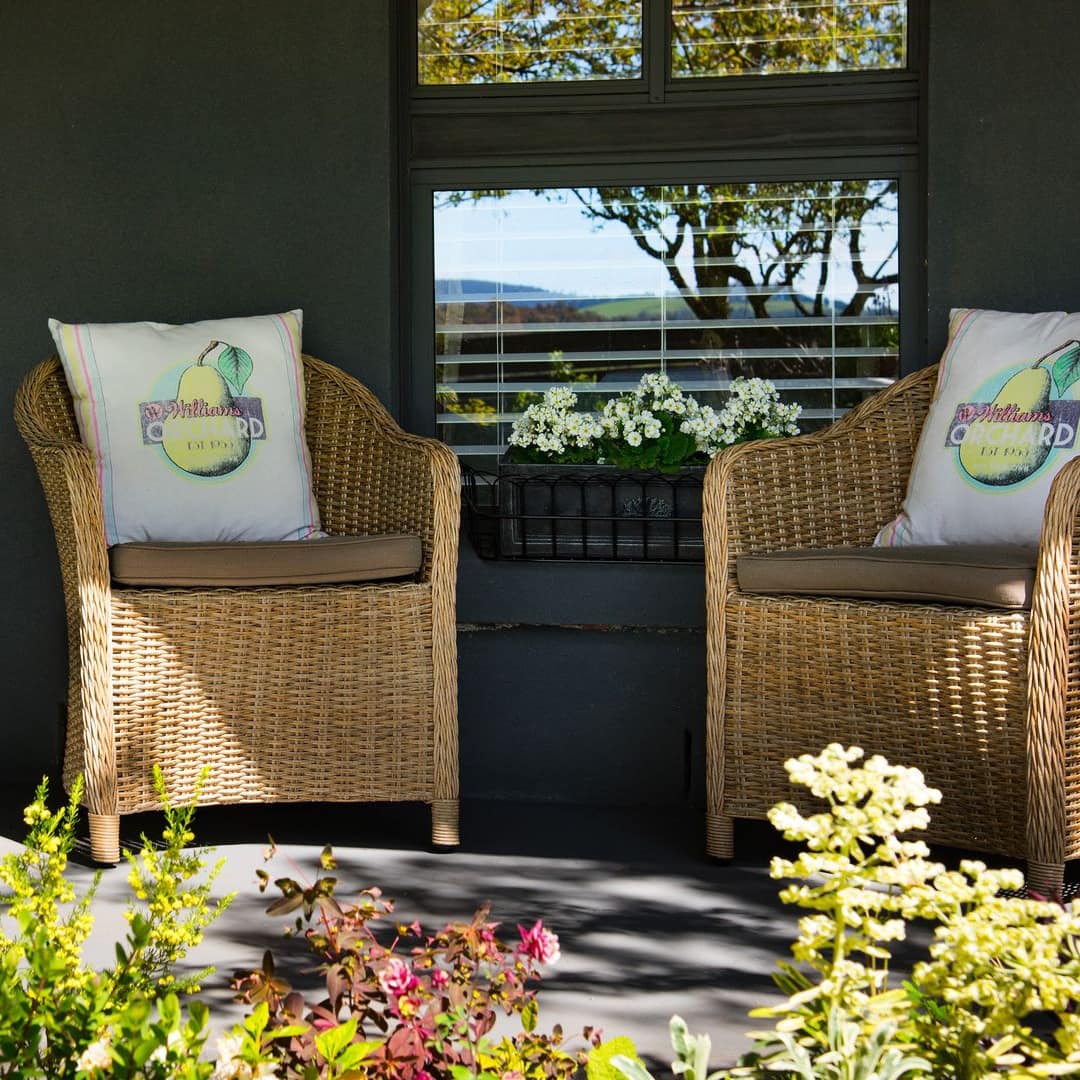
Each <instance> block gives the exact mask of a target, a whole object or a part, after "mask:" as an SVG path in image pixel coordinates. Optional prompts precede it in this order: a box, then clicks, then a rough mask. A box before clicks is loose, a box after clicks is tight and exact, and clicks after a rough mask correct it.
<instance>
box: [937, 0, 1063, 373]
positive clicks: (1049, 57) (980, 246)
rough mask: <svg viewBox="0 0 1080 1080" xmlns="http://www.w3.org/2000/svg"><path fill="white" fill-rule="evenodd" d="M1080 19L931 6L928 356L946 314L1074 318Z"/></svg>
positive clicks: (1031, 6) (941, 336)
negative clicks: (957, 310)
mask: <svg viewBox="0 0 1080 1080" xmlns="http://www.w3.org/2000/svg"><path fill="white" fill-rule="evenodd" d="M1077 55H1080V8H1078V7H1077V5H1076V4H1075V3H1073V2H1071V0H1035V2H1030V3H1022V4H1021V3H1017V2H1016V0H933V2H932V3H931V5H930V84H929V94H928V104H927V107H928V119H929V125H928V130H929V153H928V168H929V198H928V239H927V276H928V289H929V308H930V310H929V321H928V326H929V339H930V340H929V346H930V347H929V354H928V358H929V359H930V360H936V359H937V358H938V356H939V355H940V353H941V350H942V347H943V346H944V344H945V337H946V330H947V320H948V313H949V308H950V307H988V308H997V309H999V310H1003V311H1054V310H1058V309H1063V310H1066V311H1076V310H1080V273H1078V271H1077V260H1076V250H1077V245H1078V243H1080V150H1078V149H1077V142H1076V139H1075V137H1074V133H1075V132H1076V130H1077V128H1078V126H1080V64H1078V63H1077V60H1076V58H1077Z"/></svg>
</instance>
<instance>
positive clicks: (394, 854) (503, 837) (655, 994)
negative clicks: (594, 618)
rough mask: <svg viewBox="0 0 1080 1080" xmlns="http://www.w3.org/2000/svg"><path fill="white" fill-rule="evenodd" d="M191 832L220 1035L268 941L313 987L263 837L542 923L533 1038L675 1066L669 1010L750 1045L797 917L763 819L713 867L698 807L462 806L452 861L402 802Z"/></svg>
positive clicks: (305, 862) (423, 913)
mask: <svg viewBox="0 0 1080 1080" xmlns="http://www.w3.org/2000/svg"><path fill="white" fill-rule="evenodd" d="M17 822H18V815H12V814H9V813H3V814H2V815H0V828H2V829H3V835H6V836H21V835H22V828H21V826H20V825H18V824H17ZM160 827H161V819H160V816H159V815H154V814H145V815H138V816H134V817H131V818H126V819H124V821H123V829H122V833H123V839H124V842H125V843H128V844H132V845H134V844H135V843H137V839H138V835H139V833H140V831H143V830H145V831H146V832H147V833H148V834H149V835H150V836H151V837H153V836H155V835H157V834H159V832H160ZM196 834H197V836H198V839H199V841H200V842H202V843H205V844H208V845H212V846H215V847H217V848H218V852H219V854H221V855H224V856H225V857H226V866H225V871H224V873H223V874H222V877H221V879H220V890H219V891H220V892H226V891H236V892H237V897H236V900H235V901H234V903H233V905H232V907H231V908H230V909H229V910H228V911H227V912H226V913H225V915H224V916H223V917H222V918H221V919H220V920H219V921H218V922H217V923H215V924H214V926H213V927H211V929H210V931H209V932H208V933H207V936H206V940H205V941H204V942H203V944H202V946H201V947H200V948H199V949H198V950H197V951H196V952H195V953H193V954H192V955H191V957H190V962H191V964H192V966H193V968H194V969H196V970H197V969H198V968H199V967H201V966H203V965H205V964H214V965H215V966H216V968H217V972H218V973H217V975H216V976H214V977H212V978H211V979H209V980H207V983H206V985H205V987H204V996H205V998H206V999H207V1001H208V1004H210V1005H211V1008H212V1013H213V1015H214V1016H215V1021H216V1022H215V1027H217V1026H219V1025H221V1026H225V1025H226V1024H227V1023H230V1022H231V1018H232V1017H236V1016H238V1015H239V1006H236V1005H235V1004H234V1003H233V1002H232V1001H231V993H230V991H229V989H228V986H227V983H228V976H229V975H230V974H231V973H232V972H233V971H234V970H236V969H244V970H247V969H250V968H252V967H255V966H257V965H258V964H259V963H260V962H261V957H262V954H263V951H264V950H265V949H267V948H272V949H273V951H274V954H275V958H276V959H277V962H278V966H279V970H280V971H281V972H282V973H283V974H285V975H286V977H288V978H290V980H292V981H293V982H294V983H295V984H296V985H298V986H299V987H303V986H304V985H305V984H306V985H308V986H312V987H313V986H314V982H313V979H314V977H313V976H311V975H306V974H305V972H304V969H305V968H306V967H307V966H308V960H307V954H306V953H305V952H304V950H303V947H302V945H300V944H299V943H297V942H295V941H291V940H285V939H283V938H282V936H281V931H282V929H283V928H284V925H285V922H284V921H283V920H274V919H270V918H269V917H267V916H266V915H265V914H264V913H263V912H264V908H265V906H266V904H267V903H268V902H269V899H268V897H267V896H263V895H261V894H260V893H259V892H258V889H257V885H256V879H255V870H256V868H257V867H259V866H261V865H263V864H262V850H263V847H264V845H265V843H266V837H267V835H268V834H270V835H272V836H273V837H274V839H275V840H276V841H277V842H278V844H279V845H280V849H281V850H280V854H279V856H278V857H277V859H276V860H275V862H274V863H273V864H271V867H270V869H271V871H272V873H273V872H275V871H276V873H278V874H286V875H289V876H297V870H296V869H294V868H293V867H290V866H289V864H288V860H290V859H291V860H292V861H293V863H295V864H296V866H297V867H299V869H300V870H302V871H304V872H305V873H306V872H308V871H309V868H312V867H313V866H314V865H315V863H316V860H317V856H318V852H319V849H320V848H321V846H322V845H323V844H324V843H330V844H332V845H333V846H334V849H335V853H336V854H337V856H338V859H339V862H340V867H339V869H338V871H337V876H338V879H339V886H338V896H339V897H342V898H348V897H350V896H351V895H353V894H354V893H355V891H356V890H358V889H360V888H365V887H368V886H371V885H378V886H379V887H380V888H381V889H382V890H383V893H384V894H385V895H386V896H388V897H393V898H394V899H395V900H396V901H397V911H396V915H397V916H398V917H400V918H401V919H402V920H403V921H406V922H409V921H411V920H412V919H414V918H416V919H419V920H420V921H421V922H422V923H423V924H424V925H425V927H432V926H434V925H435V924H440V925H441V923H442V922H445V921H447V920H450V919H466V918H468V917H469V916H471V914H472V912H473V911H474V910H475V908H476V907H477V906H478V905H479V904H481V903H482V902H483V901H485V900H490V901H491V903H492V917H493V918H495V919H497V920H499V921H500V922H502V923H504V924H505V926H506V927H507V929H508V931H509V936H511V937H516V931H514V930H513V929H512V928H513V926H514V924H515V923H518V922H522V923H524V922H529V923H531V922H533V921H534V920H535V919H537V918H543V919H544V922H545V924H546V925H549V926H551V927H552V928H554V929H555V930H556V931H557V932H558V933H559V936H560V938H561V941H562V959H561V960H560V962H559V964H558V965H557V966H556V967H554V968H553V969H552V971H551V974H550V976H549V977H548V978H547V979H545V981H544V984H543V988H542V990H541V995H540V1003H541V1009H540V1023H541V1027H543V1028H545V1029H546V1028H550V1027H551V1026H552V1025H553V1024H555V1023H561V1024H562V1025H563V1028H564V1029H565V1030H566V1032H567V1033H568V1034H571V1033H573V1032H575V1031H580V1029H581V1028H582V1026H583V1025H585V1024H592V1025H597V1026H600V1027H602V1028H603V1030H604V1031H605V1033H606V1034H608V1035H614V1034H626V1035H629V1036H630V1037H631V1038H632V1039H633V1040H634V1041H635V1043H636V1044H637V1046H638V1048H639V1050H640V1051H641V1052H642V1054H643V1056H645V1057H646V1058H647V1059H649V1060H650V1062H651V1063H652V1064H654V1065H661V1064H663V1065H664V1066H666V1063H667V1062H668V1061H669V1060H670V1051H669V1046H668V1041H667V1021H668V1018H669V1017H670V1015H671V1014H672V1013H674V1012H678V1013H679V1014H680V1015H682V1016H683V1017H684V1018H685V1019H686V1021H687V1022H688V1023H689V1025H690V1028H691V1030H693V1031H703V1032H708V1033H709V1034H710V1035H711V1037H712V1040H713V1047H714V1063H715V1064H717V1065H719V1064H723V1063H731V1062H733V1061H734V1060H735V1058H737V1056H738V1055H739V1054H740V1053H741V1052H743V1051H744V1050H745V1049H747V1048H748V1043H747V1042H746V1040H745V1038H744V1033H745V1032H746V1031H747V1030H748V1029H749V1028H750V1027H752V1026H755V1025H754V1023H753V1022H751V1021H750V1020H749V1019H748V1018H747V1012H748V1010H749V1009H750V1008H752V1007H753V1006H755V1005H758V1004H762V1003H764V1002H766V1001H768V1000H775V998H776V994H775V991H774V988H773V984H772V980H771V977H770V976H771V972H772V971H773V969H774V966H775V963H776V961H777V960H778V959H780V958H782V957H786V956H787V950H788V946H789V944H790V941H791V939H792V937H793V936H794V933H795V922H796V913H795V912H794V911H793V910H791V909H786V908H785V907H784V906H783V905H782V904H781V903H780V902H779V900H778V899H777V889H778V885H777V883H775V882H773V881H772V880H771V879H770V878H769V876H768V864H769V858H770V856H771V855H773V854H776V853H779V852H781V851H782V850H788V851H790V850H791V849H790V847H789V846H788V845H785V844H784V843H783V841H781V840H780V839H779V838H778V837H776V835H775V834H774V833H773V832H772V830H771V828H770V827H769V826H768V825H767V824H765V823H762V822H739V823H738V825H737V832H736V841H737V843H736V850H737V851H738V853H739V857H738V859H736V860H735V861H734V862H733V863H731V864H728V865H723V864H718V863H716V862H713V861H710V860H708V859H706V858H705V856H704V854H703V845H704V835H703V821H702V814H701V813H700V811H696V810H685V811H671V810H665V811H652V812H649V811H644V810H641V809H634V810H628V809H617V808H612V807H603V808H599V807H581V806H565V805H559V806H556V805H548V804H535V803H532V804H507V803H501V802H500V803H487V802H482V801H474V802H466V803H464V804H463V806H462V836H463V844H462V846H461V848H460V849H457V850H455V851H452V852H436V851H433V850H432V849H430V847H428V845H427V837H428V835H429V817H428V813H427V810H426V808H424V807H421V806H412V805H384V806H370V805H360V806H356V805H294V806H281V805H279V806H265V807H264V806H258V807H255V806H238V807H211V808H206V809H203V810H200V811H199V813H198V814H197V816H196ZM942 854H943V855H944V856H945V857H946V858H949V856H950V854H951V853H948V852H944V853H942ZM75 861H76V862H82V863H83V865H81V866H78V865H77V866H76V867H75V868H74V873H75V875H76V876H77V877H79V878H82V879H88V878H89V876H90V874H91V870H90V868H89V865H88V861H87V860H86V858H85V853H84V855H83V858H82V859H79V858H78V853H77V856H76V859H75ZM950 861H951V859H950ZM126 876H127V875H126V871H125V869H124V868H123V867H118V868H116V869H112V870H106V871H105V874H104V876H103V880H102V884H101V888H100V890H99V894H98V899H97V902H96V906H95V911H96V913H97V925H96V928H95V932H94V937H93V938H92V942H91V948H92V950H93V959H94V960H95V961H96V962H98V963H101V964H108V963H109V962H110V960H111V958H112V942H113V941H115V940H116V939H117V937H119V936H122V934H123V931H124V923H123V908H124V904H125V902H126V898H127V891H126V884H125V879H126ZM908 956H909V957H911V958H913V956H914V954H913V953H912V951H911V947H909V948H908ZM661 1072H662V1074H663V1075H667V1072H666V1067H665V1068H663V1069H662V1070H661ZM658 1075H660V1074H658Z"/></svg>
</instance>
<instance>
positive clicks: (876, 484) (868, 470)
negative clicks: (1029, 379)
mask: <svg viewBox="0 0 1080 1080" xmlns="http://www.w3.org/2000/svg"><path fill="white" fill-rule="evenodd" d="M935 377H936V368H925V369H923V370H922V371H919V372H916V373H915V374H914V375H909V376H908V377H907V378H905V379H902V380H900V381H899V382H897V383H894V384H893V385H892V386H890V387H889V388H888V389H886V390H883V391H881V392H880V393H879V394H876V395H874V397H872V398H870V399H869V400H867V401H866V402H864V403H863V404H862V405H861V406H859V407H858V408H857V409H854V410H853V411H852V412H850V413H848V414H847V415H846V416H845V417H843V418H842V419H841V420H839V421H838V422H837V423H835V424H833V425H832V426H831V427H829V428H826V429H825V430H823V431H820V432H816V433H814V434H811V435H802V436H798V437H796V438H792V439H763V440H759V441H755V442H750V443H742V444H739V445H737V446H733V447H731V449H729V450H726V451H724V452H723V453H722V454H720V455H718V456H717V457H716V458H715V459H714V460H713V462H712V463H711V464H710V466H709V468H708V471H707V473H706V477H705V496H704V519H705V548H706V559H707V561H708V562H709V563H710V564H711V565H712V572H713V573H714V574H718V575H723V576H724V577H725V578H730V581H731V583H732V587H733V585H734V563H735V559H736V557H737V556H738V555H739V554H740V553H741V552H765V551H776V550H781V549H785V548H803V547H845V546H854V547H859V546H866V545H869V544H871V543H872V542H873V539H874V536H875V534H876V533H877V532H878V530H879V529H880V528H881V526H882V525H884V524H885V523H886V522H887V521H889V520H890V519H891V518H893V517H894V516H895V515H896V513H897V512H898V511H899V509H900V504H901V502H902V500H903V497H904V491H905V488H906V486H907V479H908V473H909V472H910V470H911V461H912V458H913V456H914V453H915V445H916V443H917V441H918V438H919V432H920V431H921V429H922V423H923V420H924V419H925V417H926V411H927V408H928V406H929V402H930V398H931V396H932V394H933V388H934V381H935Z"/></svg>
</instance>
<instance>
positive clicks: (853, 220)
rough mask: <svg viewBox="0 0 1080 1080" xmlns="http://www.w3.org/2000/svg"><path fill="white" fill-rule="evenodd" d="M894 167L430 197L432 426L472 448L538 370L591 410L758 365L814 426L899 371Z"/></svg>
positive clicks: (481, 446)
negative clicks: (655, 386)
mask: <svg viewBox="0 0 1080 1080" xmlns="http://www.w3.org/2000/svg"><path fill="white" fill-rule="evenodd" d="M896 189H897V185H896V183H895V181H892V180H886V179H880V180H879V179H875V180H836V181H824V182H823V181H813V182H800V183H770V184H765V183H761V184H686V185H673V186H629V187H606V188H573V189H569V188H565V189H544V190H537V191H526V190H518V191H501V192H484V191H443V192H438V193H436V196H435V278H436V280H435V283H434V301H435V338H436V342H435V344H436V348H435V354H436V356H435V359H436V372H435V376H436V417H437V424H438V433H439V435H440V437H441V438H443V439H444V440H445V441H446V442H447V443H449V444H450V445H451V446H452V447H453V448H454V449H456V450H457V451H458V453H460V454H462V455H467V456H469V457H472V458H477V459H485V460H483V461H477V462H476V463H477V464H490V463H491V461H493V460H494V458H495V457H496V456H498V455H499V454H501V453H502V452H503V450H504V449H505V445H506V437H507V434H508V433H509V428H510V425H511V424H512V422H513V420H514V419H515V418H516V417H517V416H519V415H520V414H521V412H522V410H523V409H524V408H525V407H526V406H527V405H528V404H530V403H531V402H532V401H535V400H537V399H538V397H539V395H540V394H542V393H543V391H544V390H545V389H546V388H547V387H548V386H551V385H554V384H570V385H572V386H574V388H575V390H576V391H577V392H578V395H579V408H583V409H591V408H593V407H595V406H597V405H599V404H602V403H603V402H604V401H606V400H607V399H608V398H609V397H611V396H613V395H615V394H617V393H619V392H620V391H622V390H626V389H629V388H630V387H631V386H633V385H635V384H636V383H637V381H638V379H639V378H640V377H641V375H642V374H644V373H645V372H647V371H657V370H662V371H666V372H668V374H670V375H671V376H672V377H673V378H674V379H676V380H677V381H679V382H681V383H682V384H683V385H684V386H686V387H687V389H689V390H690V391H691V392H693V393H694V395H695V396H697V397H698V398H699V400H702V401H703V402H709V403H712V404H716V405H719V404H722V403H723V400H724V398H725V396H726V392H727V388H728V387H729V386H730V383H731V380H732V379H733V378H734V377H736V376H738V375H746V376H754V375H756V376H762V377H765V378H769V379H772V380H773V381H774V382H775V383H776V385H777V386H778V388H779V389H780V392H781V394H782V396H783V397H784V399H785V400H789V401H798V402H799V403H800V404H802V405H803V408H804V413H803V420H802V423H803V428H804V430H808V429H812V428H814V427H820V426H822V425H823V424H826V423H829V422H831V421H832V420H834V419H835V418H837V417H838V416H840V415H842V414H843V413H844V412H845V411H847V410H848V409H849V408H851V407H852V406H853V405H855V404H857V403H858V402H859V401H861V400H862V399H863V398H864V397H866V396H867V395H868V394H870V393H872V392H873V391H875V390H878V389H880V388H881V387H883V386H885V385H887V384H888V383H889V382H891V381H892V380H893V379H894V378H895V377H896V375H897V371H898V340H899V326H898V315H899V286H898V284H897V282H898V269H899V268H898V261H897V240H898V223H897V191H896Z"/></svg>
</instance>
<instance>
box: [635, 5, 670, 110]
mask: <svg viewBox="0 0 1080 1080" xmlns="http://www.w3.org/2000/svg"><path fill="white" fill-rule="evenodd" d="M642 8H643V10H642V13H641V14H642V19H641V32H642V36H643V39H644V40H643V41H642V43H641V44H642V60H643V61H644V65H645V82H646V85H647V86H648V88H649V101H651V102H654V103H656V104H661V103H662V102H663V101H664V96H665V92H666V87H667V83H668V73H669V71H670V51H671V14H670V11H671V0H642Z"/></svg>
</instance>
